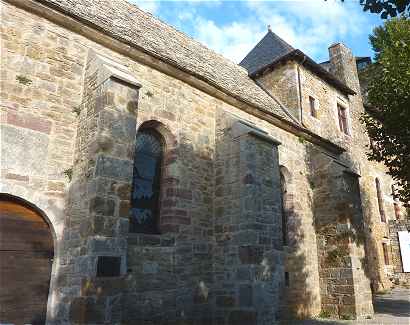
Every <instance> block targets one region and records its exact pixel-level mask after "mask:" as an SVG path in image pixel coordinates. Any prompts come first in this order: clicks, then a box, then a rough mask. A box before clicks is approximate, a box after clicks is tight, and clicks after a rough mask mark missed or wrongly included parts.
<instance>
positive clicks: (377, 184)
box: [375, 178, 386, 222]
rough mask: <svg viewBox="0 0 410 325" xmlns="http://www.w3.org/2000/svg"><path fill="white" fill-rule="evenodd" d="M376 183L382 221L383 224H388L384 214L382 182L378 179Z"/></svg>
mask: <svg viewBox="0 0 410 325" xmlns="http://www.w3.org/2000/svg"><path fill="white" fill-rule="evenodd" d="M375 181H376V191H377V202H378V205H379V213H380V220H381V222H386V215H385V213H384V202H383V194H382V191H381V188H380V181H379V179H378V178H376V180H375Z"/></svg>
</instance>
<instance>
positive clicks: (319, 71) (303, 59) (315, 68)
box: [250, 49, 356, 95]
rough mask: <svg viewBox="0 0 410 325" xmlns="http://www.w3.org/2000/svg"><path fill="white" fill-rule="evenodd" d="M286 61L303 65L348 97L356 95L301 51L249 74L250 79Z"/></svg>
mask: <svg viewBox="0 0 410 325" xmlns="http://www.w3.org/2000/svg"><path fill="white" fill-rule="evenodd" d="M288 60H296V61H298V62H299V63H300V64H303V66H305V67H306V68H308V69H309V70H311V71H312V72H314V73H315V74H316V75H317V76H319V77H320V78H322V79H323V80H325V81H327V82H328V83H329V84H331V85H332V86H334V87H335V88H336V89H339V90H341V91H342V92H344V93H346V94H349V95H356V92H355V91H354V90H353V89H351V88H350V87H348V86H347V85H346V84H345V83H344V82H342V81H340V80H339V78H337V77H336V76H335V75H334V74H333V73H331V72H329V71H328V70H326V69H325V68H324V67H323V66H322V65H321V64H318V63H316V62H315V61H314V60H312V59H311V58H310V57H308V56H307V55H306V54H305V53H303V52H302V51H301V50H298V49H296V50H293V51H291V52H289V53H287V54H285V55H283V56H281V57H279V58H277V59H275V60H273V61H272V62H271V63H269V64H268V65H266V66H264V67H261V68H260V69H259V70H257V71H255V72H253V73H252V74H250V77H252V78H256V77H257V76H258V75H259V74H263V73H264V72H265V71H266V70H269V69H274V68H275V67H276V66H277V65H279V64H281V63H283V62H286V61H288Z"/></svg>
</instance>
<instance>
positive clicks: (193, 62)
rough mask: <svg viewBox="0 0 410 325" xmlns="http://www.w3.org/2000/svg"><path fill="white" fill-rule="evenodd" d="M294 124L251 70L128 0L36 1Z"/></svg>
mask: <svg viewBox="0 0 410 325" xmlns="http://www.w3.org/2000/svg"><path fill="white" fill-rule="evenodd" d="M36 1H37V2H39V3H41V4H43V5H46V6H48V7H51V8H53V9H56V10H58V11H60V12H63V13H64V14H66V15H68V16H71V17H73V18H75V19H77V20H80V21H81V22H82V23H85V24H88V25H91V26H93V27H94V28H96V29H98V30H102V31H103V32H104V33H106V34H108V35H110V36H111V37H113V38H115V39H118V40H120V41H121V42H124V43H126V44H129V45H130V46H132V47H135V48H137V49H139V50H141V51H144V52H145V53H148V54H150V55H152V56H154V57H157V58H158V59H160V60H162V61H165V62H168V63H170V64H172V65H173V66H176V67H178V68H179V69H181V70H183V71H186V72H188V73H190V74H191V75H194V76H195V77H197V78H199V79H201V80H204V81H206V82H207V83H209V84H211V85H213V86H214V87H216V88H218V89H220V90H221V91H223V92H225V93H226V94H228V95H230V96H232V97H234V98H237V99H239V100H241V101H243V102H246V103H248V104H250V105H253V106H255V107H257V108H259V109H261V110H265V111H268V112H271V113H273V114H275V115H276V116H278V117H280V118H281V119H284V120H287V121H289V122H290V123H292V124H294V122H292V120H291V119H290V118H289V117H288V116H287V115H286V114H285V112H284V111H283V109H282V108H281V107H280V106H279V104H278V103H277V102H275V100H274V99H273V98H271V97H270V96H269V95H268V94H266V93H265V92H264V91H263V90H262V89H261V88H260V87H259V86H258V85H257V84H256V83H255V82H254V81H253V80H252V79H251V78H250V77H249V76H248V72H247V71H246V70H245V69H244V68H242V67H240V66H239V65H237V64H235V63H233V62H232V61H230V60H228V59H226V58H224V57H223V56H222V55H220V54H217V53H215V52H214V51H212V50H210V49H208V48H207V47H205V46H204V45H202V44H201V43H199V42H197V41H195V40H193V39H192V38H190V37H188V36H187V35H186V34H184V33H182V32H180V31H178V30H176V29H174V28H173V27H171V26H169V25H167V24H165V23H163V22H162V21H160V20H159V19H157V18H155V17H153V16H152V15H151V14H149V13H146V12H144V11H142V10H140V9H139V8H138V7H136V6H135V5H133V4H130V3H128V2H127V1H125V0H115V1H112V0H36Z"/></svg>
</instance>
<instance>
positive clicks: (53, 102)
mask: <svg viewBox="0 0 410 325" xmlns="http://www.w3.org/2000/svg"><path fill="white" fill-rule="evenodd" d="M0 10H1V51H2V52H1V88H0V96H1V119H0V122H1V164H0V167H1V168H0V172H1V174H0V175H1V179H0V212H1V214H0V245H1V246H0V258H1V263H0V281H1V282H0V323H8V324H9V323H14V324H45V323H47V324H49V325H54V324H55V325H57V324H61V325H68V324H124V325H125V324H130V325H131V324H143V325H148V324H149V325H157V324H158V325H165V324H167V325H171V324H173V325H177V324H178V325H179V324H187V325H188V324H192V325H233V324H235V325H237V324H244V325H253V324H255V325H256V324H257V325H267V324H269V325H272V324H279V322H280V321H281V320H284V319H287V318H302V317H313V316H317V315H319V314H321V315H326V316H328V317H334V318H343V319H346V318H358V319H360V318H366V317H371V316H372V314H373V306H372V290H373V291H377V290H384V289H387V288H389V287H390V285H391V282H390V280H389V278H390V277H391V274H393V273H394V272H396V273H400V272H401V274H402V275H403V278H404V277H405V274H404V273H402V270H401V266H400V263H401V261H400V258H397V256H398V255H397V254H399V253H397V251H396V253H395V254H396V255H395V254H394V252H395V250H394V249H392V246H391V245H390V244H391V242H392V239H391V238H390V232H389V222H393V221H395V220H402V219H403V218H404V212H403V209H400V206H401V204H400V202H398V201H397V200H396V199H395V195H394V184H393V181H392V179H391V178H390V177H389V176H387V175H386V174H385V168H384V167H383V166H382V165H380V164H376V163H372V162H368V161H367V160H366V150H367V148H368V146H369V139H368V137H367V135H366V133H365V130H364V128H363V125H361V123H360V121H359V118H360V115H361V114H362V113H363V111H364V105H363V101H362V96H361V91H360V84H359V79H358V73H357V67H356V60H355V57H354V56H353V54H352V53H351V51H350V50H349V49H348V48H347V47H346V46H345V45H343V44H334V45H331V46H330V47H329V61H328V62H325V63H323V64H318V63H316V62H315V61H313V60H312V59H311V58H309V57H308V56H307V55H306V54H304V53H303V52H302V51H300V50H298V49H295V48H293V47H292V46H291V45H289V44H287V43H286V42H285V41H284V40H282V39H280V38H279V37H278V36H277V35H275V34H274V33H273V32H272V31H271V30H269V31H268V32H267V34H266V35H265V37H264V38H263V39H262V40H261V41H260V42H259V43H258V44H257V45H256V46H255V48H254V49H253V50H252V51H251V52H250V53H249V54H248V55H247V56H246V57H245V58H244V59H243V60H242V62H241V63H240V64H239V65H238V64H235V63H233V62H231V61H229V60H228V59H226V58H224V57H223V56H221V55H219V54H217V53H215V52H213V51H211V50H210V49H208V48H206V47H205V46H203V45H202V44H200V43H198V42H197V41H195V40H193V39H191V38H190V37H188V36H187V35H185V34H183V33H181V32H179V31H177V30H176V29H174V28H173V27H171V26H169V25H167V24H165V23H163V22H161V21H160V20H158V19H157V18H155V17H153V16H152V15H150V14H147V13H145V12H143V11H141V10H140V9H139V8H137V7H135V6H134V5H132V4H130V3H127V2H126V1H123V0H116V1H110V0H1V9H0ZM272 28H273V30H274V26H273V27H272ZM403 224H404V223H403ZM403 227H409V225H408V224H407V226H406V225H404V226H403ZM391 229H393V228H392V227H391ZM393 233H394V231H393ZM395 256H396V257H395Z"/></svg>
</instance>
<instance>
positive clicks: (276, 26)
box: [131, 0, 370, 62]
mask: <svg viewBox="0 0 410 325" xmlns="http://www.w3.org/2000/svg"><path fill="white" fill-rule="evenodd" d="M131 1H132V2H134V3H135V4H137V6H139V7H140V8H141V9H143V10H146V11H149V12H151V13H153V14H157V15H160V16H161V17H162V18H163V19H164V20H166V21H168V22H169V23H171V24H172V25H173V26H175V27H176V28H178V29H180V30H182V31H184V32H187V33H188V34H190V35H191V36H192V37H194V38H195V39H197V40H198V41H200V42H202V43H204V44H205V45H207V46H208V47H209V48H211V49H213V50H214V51H216V52H218V53H221V54H222V55H224V56H225V57H227V58H229V59H231V60H233V61H234V62H239V61H240V60H241V59H242V58H244V57H245V55H246V54H247V53H248V52H249V51H250V50H251V49H252V48H253V47H254V46H255V45H256V44H257V43H258V42H259V40H260V39H261V38H262V37H263V35H264V34H265V33H266V32H267V25H271V27H272V30H273V32H275V33H276V34H278V35H279V36H280V37H282V38H283V39H284V40H285V41H286V42H288V43H289V44H291V45H292V46H293V47H295V48H299V49H301V50H302V51H304V52H305V53H307V54H308V55H309V56H312V57H313V58H319V59H326V57H327V48H328V46H329V45H331V44H332V43H334V42H337V41H342V40H343V39H349V40H350V39H353V38H355V37H358V36H360V35H362V34H363V33H364V32H365V31H369V30H370V29H369V26H368V21H367V17H366V16H365V15H364V14H363V13H362V11H361V8H360V6H359V5H358V3H357V2H349V1H345V2H341V1H340V0H328V1H324V0H299V1H297V0H292V1H289V0H286V1H280V0H271V1H269V0H268V1H254V0H244V1H239V2H238V3H237V4H236V3H234V5H232V3H230V6H226V3H223V2H222V1H221V0H213V1H212V0H211V1H209V0H208V1H201V0H191V1H182V2H178V1H172V0H168V1H167V0H165V2H164V6H160V1H159V0H158V1H157V0H151V1H147V0H131ZM227 1H229V0H227ZM226 7H230V8H234V10H235V9H236V8H238V13H239V14H236V15H233V13H230V12H227V13H226V19H221V17H219V20H218V21H219V23H218V22H217V21H216V20H214V19H213V17H212V12H215V13H216V10H225V8H226ZM214 10H215V11H214ZM215 16H217V15H215ZM238 16H239V18H235V19H236V20H232V18H231V17H238ZM221 21H222V22H221Z"/></svg>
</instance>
